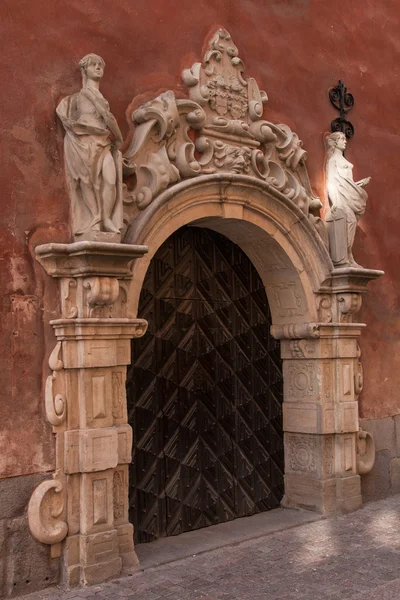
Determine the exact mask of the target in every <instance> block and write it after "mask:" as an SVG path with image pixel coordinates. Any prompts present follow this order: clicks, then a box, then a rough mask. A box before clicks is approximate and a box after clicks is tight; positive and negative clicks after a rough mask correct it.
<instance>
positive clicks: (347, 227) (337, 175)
mask: <svg viewBox="0 0 400 600" xmlns="http://www.w3.org/2000/svg"><path fill="white" fill-rule="evenodd" d="M346 143H347V142H346V136H345V135H344V133H341V132H335V133H331V134H330V135H329V136H328V137H327V138H326V145H327V159H326V186H327V192H328V198H329V204H330V207H331V209H330V212H329V214H328V216H327V219H326V223H327V228H328V236H329V246H330V253H331V257H332V261H333V263H334V265H335V266H356V267H358V266H359V265H357V263H356V262H355V260H354V258H353V252H352V248H353V243H354V236H355V233H356V227H357V223H358V221H359V220H360V219H361V217H362V216H363V214H364V213H365V207H366V203H367V198H368V195H367V192H366V191H365V190H364V186H366V185H367V184H368V183H369V181H370V180H371V178H370V177H366V178H365V179H361V180H360V181H357V182H355V181H354V180H353V165H352V164H351V163H350V162H349V161H348V160H346V158H345V157H344V156H343V152H344V151H345V149H346Z"/></svg>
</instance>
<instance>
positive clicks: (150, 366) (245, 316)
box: [127, 227, 283, 542]
mask: <svg viewBox="0 0 400 600" xmlns="http://www.w3.org/2000/svg"><path fill="white" fill-rule="evenodd" d="M138 314H139V315H140V317H141V318H145V319H147V320H148V322H149V328H148V332H147V333H146V335H145V336H144V337H143V338H140V339H136V340H133V345H132V366H131V368H130V370H129V373H128V384H127V386H128V389H127V395H128V411H129V422H130V424H131V425H132V428H133V459H132V465H131V469H130V509H131V521H132V523H133V524H134V526H135V537H136V541H138V542H148V541H152V540H154V539H156V538H158V537H160V536H166V535H175V534H178V533H182V532H183V531H188V530H192V529H197V528H200V527H204V526H207V525H212V524H215V523H221V522H224V521H229V520H231V519H234V518H236V517H242V516H247V515H252V514H254V513H257V512H260V511H265V510H269V509H271V508H275V507H277V506H278V505H279V502H280V500H281V498H282V495H283V433H282V396H283V390H282V372H281V360H280V356H279V344H278V342H276V341H275V340H274V339H273V338H272V337H271V336H270V333H269V328H270V325H271V322H270V313H269V307H268V301H267V297H266V294H265V290H264V287H263V284H262V281H261V279H260V277H259V275H258V273H257V272H256V270H255V268H254V267H253V265H252V263H251V262H250V260H249V259H248V258H247V256H246V255H245V254H244V253H243V252H242V250H241V249H240V248H239V247H238V246H236V245H235V244H233V243H232V242H231V241H230V240H228V239H227V238H226V237H224V236H222V235H220V234H218V233H215V232H213V231H211V230H208V229H203V228H196V227H183V228H182V229H179V230H178V231H177V232H175V233H174V234H173V235H172V236H171V237H170V238H168V240H167V241H166V242H165V243H164V244H163V245H162V246H161V247H160V248H159V250H158V251H157V253H156V254H155V256H154V258H153V260H152V261H151V263H150V267H149V270H148V272H147V275H146V278H145V281H144V284H143V288H142V292H141V297H140V307H139V313H138Z"/></svg>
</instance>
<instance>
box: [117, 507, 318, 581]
mask: <svg viewBox="0 0 400 600" xmlns="http://www.w3.org/2000/svg"><path fill="white" fill-rule="evenodd" d="M324 518H325V517H324V516H322V515H321V514H318V513H315V512H311V511H307V510H301V509H286V508H276V509H274V510H270V511H267V512H262V513H258V514H256V515H253V516H251V517H241V518H237V519H235V520H233V521H229V522H227V523H220V524H218V525H211V526H209V527H203V528H202V529H196V530H195V531H188V532H186V533H181V534H180V535H175V536H170V537H164V538H160V539H158V540H156V541H154V542H149V543H142V544H135V550H136V554H137V556H138V558H139V561H140V567H139V570H138V569H137V568H136V570H130V569H125V570H124V571H123V573H122V574H121V577H123V576H126V575H134V574H136V573H141V572H143V571H147V570H149V569H154V568H156V567H159V566H161V565H165V564H168V563H172V562H175V561H178V560H182V559H184V558H188V557H189V556H194V555H198V554H203V553H204V552H210V551H212V550H217V549H218V548H223V547H225V546H232V545H238V544H241V543H242V542H246V541H248V540H252V539H256V538H259V537H263V536H266V535H268V534H273V533H277V532H278V531H284V530H287V529H292V528H294V527H300V526H301V525H304V524H305V523H312V522H314V521H319V520H321V519H324Z"/></svg>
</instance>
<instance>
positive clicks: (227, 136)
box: [124, 29, 326, 239]
mask: <svg viewBox="0 0 400 600" xmlns="http://www.w3.org/2000/svg"><path fill="white" fill-rule="evenodd" d="M244 69H245V67H244V64H243V62H242V61H241V59H240V58H239V56H238V49H237V48H236V46H235V45H234V43H233V41H232V39H231V36H230V35H229V33H228V32H227V31H226V30H225V29H220V30H219V31H217V33H216V34H215V35H214V36H213V38H212V39H211V41H210V42H209V44H208V49H207V51H206V53H205V55H204V59H203V62H202V63H196V64H194V65H193V66H192V68H191V69H186V70H185V71H184V72H183V74H182V78H183V82H184V84H185V85H186V87H187V88H188V92H189V97H190V99H188V100H185V99H177V98H176V97H175V94H174V93H173V92H172V91H168V92H165V93H163V94H161V95H160V96H158V97H157V98H155V99H154V100H152V101H150V102H147V103H146V104H144V105H143V106H141V107H140V108H139V109H138V110H135V111H134V112H133V113H132V116H131V118H132V122H133V124H134V126H135V129H134V133H133V135H132V139H131V142H130V144H129V146H128V148H127V149H126V151H125V153H124V173H125V175H126V184H127V186H126V191H125V194H124V205H125V216H124V220H125V221H126V222H128V223H131V222H132V220H134V219H135V217H136V216H137V215H138V213H139V212H140V211H143V210H144V209H145V208H146V207H147V206H149V204H150V203H151V202H153V200H154V199H155V198H156V197H157V195H158V194H160V193H161V192H162V191H163V190H165V189H166V188H167V187H169V186H171V185H172V184H174V183H176V182H178V181H180V180H182V179H186V178H189V177H196V176H199V175H205V174H212V173H231V174H242V175H248V176H250V177H253V178H254V177H255V178H258V179H262V180H264V181H266V182H268V183H269V184H270V185H271V186H273V187H274V188H275V189H276V190H279V191H280V192H281V193H282V194H284V195H285V196H286V197H287V198H289V199H290V200H292V201H293V202H294V203H295V204H296V205H297V206H298V207H299V208H300V209H301V210H302V211H303V212H304V213H305V214H306V215H307V217H308V218H309V219H310V222H311V223H312V225H313V226H315V228H316V230H317V231H319V232H320V234H321V236H322V237H323V238H324V239H326V231H325V225H324V223H323V222H322V221H321V219H320V218H319V216H318V211H319V208H320V207H321V202H320V200H319V199H318V198H316V197H315V196H314V195H313V193H312V191H311V186H310V182H309V178H308V174H307V170H306V167H305V162H306V158H307V153H306V152H305V150H303V148H302V142H301V141H300V140H299V138H298V136H297V134H296V133H293V132H292V131H291V130H290V128H289V127H288V126H287V125H282V124H280V125H275V124H274V123H270V122H269V121H265V120H263V118H262V117H263V111H264V106H265V104H266V102H267V94H266V93H265V92H263V91H260V90H259V88H258V85H257V83H256V81H255V80H254V79H253V78H252V77H244Z"/></svg>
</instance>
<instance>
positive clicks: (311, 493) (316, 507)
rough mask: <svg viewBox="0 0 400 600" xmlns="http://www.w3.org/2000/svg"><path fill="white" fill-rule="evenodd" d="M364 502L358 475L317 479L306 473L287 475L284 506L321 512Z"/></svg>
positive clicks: (346, 509) (343, 510)
mask: <svg viewBox="0 0 400 600" xmlns="http://www.w3.org/2000/svg"><path fill="white" fill-rule="evenodd" d="M361 505H362V497H361V483H360V476H359V475H354V474H352V475H349V476H344V477H335V478H331V479H315V478H313V477H307V475H306V474H304V473H302V474H297V473H296V474H295V473H289V474H286V475H285V495H284V497H283V499H282V502H281V506H283V507H284V508H305V509H307V510H312V511H315V512H319V513H321V514H337V513H347V512H352V511H354V510H357V509H358V508H360V507H361Z"/></svg>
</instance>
